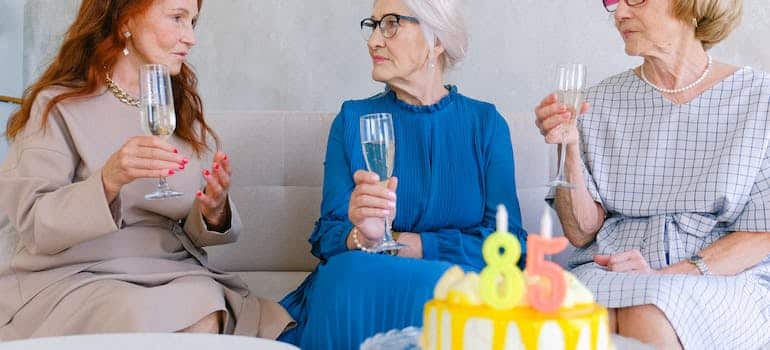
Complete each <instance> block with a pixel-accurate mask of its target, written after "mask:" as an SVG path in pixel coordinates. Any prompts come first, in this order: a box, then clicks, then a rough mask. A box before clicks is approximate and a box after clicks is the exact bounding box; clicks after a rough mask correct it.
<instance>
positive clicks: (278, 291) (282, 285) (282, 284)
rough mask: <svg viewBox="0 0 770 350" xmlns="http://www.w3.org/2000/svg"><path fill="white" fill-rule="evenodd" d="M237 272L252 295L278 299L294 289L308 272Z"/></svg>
mask: <svg viewBox="0 0 770 350" xmlns="http://www.w3.org/2000/svg"><path fill="white" fill-rule="evenodd" d="M237 274H238V275H239V276H241V279H243V281H244V282H246V284H247V285H249V289H251V291H252V292H253V293H254V295H258V296H261V297H264V298H268V299H270V300H274V301H279V300H281V298H283V297H284V296H285V295H286V294H288V293H289V292H291V291H293V290H294V289H296V288H297V286H299V284H300V283H302V281H303V280H304V279H305V277H307V275H308V274H309V272H296V271H295V272H291V271H243V272H238V273H237Z"/></svg>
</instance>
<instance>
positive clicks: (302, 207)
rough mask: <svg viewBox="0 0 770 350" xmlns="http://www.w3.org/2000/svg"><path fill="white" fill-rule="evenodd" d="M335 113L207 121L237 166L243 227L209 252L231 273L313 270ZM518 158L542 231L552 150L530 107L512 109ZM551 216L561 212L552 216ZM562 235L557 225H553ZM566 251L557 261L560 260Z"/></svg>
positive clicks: (530, 217)
mask: <svg viewBox="0 0 770 350" xmlns="http://www.w3.org/2000/svg"><path fill="white" fill-rule="evenodd" d="M334 117H335V114H333V113H306V112H223V113H210V114H209V115H208V116H207V118H208V119H209V121H210V122H211V124H212V126H213V127H214V128H215V130H216V131H217V132H218V133H219V134H220V136H221V138H222V142H223V148H224V150H225V151H226V152H228V153H229V154H231V157H232V159H233V162H234V163H233V167H234V170H233V171H234V178H233V185H232V196H233V200H234V201H235V203H236V205H237V206H238V209H239V210H240V212H241V219H242V220H243V224H244V228H245V229H244V232H243V234H242V236H241V238H240V241H239V242H238V243H235V244H231V245H227V246H222V247H211V248H209V249H208V251H209V254H210V259H211V261H212V263H213V264H214V265H215V266H217V267H220V268H223V269H226V270H230V271H310V270H312V269H313V267H314V266H315V264H316V263H317V259H315V258H314V257H313V256H312V255H311V254H310V245H309V243H308V242H307V238H308V236H309V235H310V232H311V231H312V229H313V224H314V222H315V220H316V219H317V218H318V215H319V207H320V203H321V186H322V184H323V159H324V155H325V151H326V139H327V137H328V133H329V127H330V125H331V122H332V120H333V119H334ZM506 120H507V121H508V124H509V126H510V130H511V142H512V144H513V147H514V152H515V157H516V185H517V189H518V195H519V202H520V205H521V210H522V219H523V224H524V228H525V229H527V230H530V231H537V230H538V225H539V222H540V215H541V214H542V212H543V208H544V207H545V202H544V201H543V195H544V194H545V193H546V191H547V188H546V187H545V183H546V182H547V177H548V166H547V165H548V162H547V159H548V152H549V151H550V150H549V148H548V147H553V146H546V145H545V144H544V143H543V141H542V136H540V134H539V133H538V131H537V129H536V128H535V127H534V116H533V115H532V113H531V112H525V113H507V114H506ZM554 217H556V216H555V215H554ZM555 226H556V229H555V230H554V231H556V232H557V233H558V232H559V229H558V222H556V223H555ZM565 257H566V256H565V255H564V254H562V255H561V256H558V257H556V258H555V260H556V261H559V262H560V263H563V262H564V260H565Z"/></svg>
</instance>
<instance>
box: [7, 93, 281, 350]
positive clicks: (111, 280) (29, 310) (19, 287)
mask: <svg viewBox="0 0 770 350" xmlns="http://www.w3.org/2000/svg"><path fill="white" fill-rule="evenodd" d="M63 91H66V90H64V89H63V88H54V89H48V90H45V91H43V92H42V93H41V94H40V95H39V96H38V98H37V99H36V101H35V104H34V106H33V109H32V118H31V119H30V121H29V123H28V124H27V128H26V129H25V130H24V131H23V133H22V134H20V135H18V137H17V138H16V140H15V141H14V142H13V144H12V145H11V149H10V152H9V155H8V158H7V159H6V160H5V162H4V163H3V165H2V168H0V212H2V214H5V215H7V216H8V220H3V222H5V223H6V224H7V225H12V228H13V229H15V231H17V232H18V235H19V243H18V245H17V248H16V250H15V254H14V257H13V259H12V260H11V262H10V266H7V267H5V268H3V269H2V271H0V339H2V340H11V339H19V338H30V337H44V336H57V335H67V334H84V333H105V332H173V331H178V330H181V329H183V328H185V327H187V326H190V325H192V324H194V323H195V322H197V321H198V320H200V319H201V318H203V317H205V316H206V315H208V314H210V313H212V312H215V311H218V310H222V311H225V312H226V315H227V316H226V320H225V328H224V331H225V332H226V333H234V334H240V335H251V336H259V337H265V338H276V337H278V335H279V334H280V333H281V332H282V331H283V330H284V329H285V328H286V327H288V326H291V325H292V324H293V321H292V319H291V317H290V316H289V315H288V313H287V312H286V311H285V310H284V309H283V308H282V307H281V306H280V305H278V304H277V303H275V302H272V301H269V300H266V299H261V298H259V297H256V296H254V295H253V294H251V293H250V292H249V290H248V289H247V286H246V285H245V284H244V283H243V282H242V281H241V279H240V278H239V277H237V276H236V275H234V274H229V273H225V272H222V271H218V270H216V269H214V268H212V267H210V266H209V265H208V262H207V259H206V253H205V251H204V250H203V249H201V247H205V246H211V245H218V244H225V243H232V242H235V241H236V240H237V238H238V234H239V232H240V229H241V223H240V219H239V217H238V214H237V212H236V211H235V207H234V206H233V205H232V202H231V203H230V207H231V208H232V222H231V225H230V229H229V230H228V231H227V232H224V233H219V232H213V231H209V230H208V229H207V228H206V224H205V223H204V221H203V218H202V216H201V214H200V209H199V206H198V205H199V204H198V201H197V200H195V192H196V191H197V190H199V189H201V188H202V187H203V184H204V182H203V180H202V177H201V172H202V169H203V168H204V167H210V166H211V158H210V155H208V156H205V157H201V158H199V157H196V156H195V155H194V154H193V152H192V149H191V147H190V146H189V145H187V144H186V143H184V142H183V141H182V140H180V139H178V138H176V137H174V138H172V139H171V140H170V141H169V142H170V143H171V144H173V145H174V146H175V147H177V148H178V149H179V151H180V152H181V153H182V154H184V155H186V156H187V157H188V158H189V159H190V163H189V164H188V165H187V166H186V168H185V170H184V171H183V172H181V173H177V174H176V175H174V176H171V177H169V178H168V181H169V184H170V185H171V187H172V188H174V189H175V190H179V191H182V192H184V193H185V195H184V196H182V197H178V198H174V199H166V200H159V201H148V200H145V199H144V194H146V193H149V192H151V191H153V190H154V187H155V186H156V184H157V182H158V180H157V179H140V180H137V181H134V182H132V183H130V184H128V185H126V186H124V187H123V189H122V190H121V192H120V195H119V196H118V198H117V199H116V200H115V201H113V202H112V203H111V204H108V203H107V200H106V197H105V194H104V189H103V185H102V178H101V167H102V166H103V165H104V164H105V162H106V161H107V159H108V158H109V156H110V155H111V154H112V153H114V152H115V151H116V150H118V149H119V148H120V147H121V146H122V145H123V144H124V143H125V142H126V140H128V139H129V138H130V137H132V136H137V135H144V132H143V131H142V128H141V124H140V116H139V109H137V108H135V107H131V106H129V105H126V104H123V103H121V102H120V101H118V100H117V99H116V98H115V97H114V96H113V95H112V94H111V93H109V92H107V90H106V89H101V90H100V91H98V92H97V93H96V94H94V95H93V96H90V97H85V98H79V99H76V100H66V101H63V102H61V103H58V104H57V105H56V107H55V108H54V109H53V110H52V111H51V114H50V118H49V121H48V126H47V128H46V129H45V130H42V129H41V128H40V125H41V124H40V123H41V120H42V119H41V113H42V110H43V108H44V106H45V104H46V103H47V102H48V101H50V99H51V98H52V97H53V96H56V95H58V94H60V93H62V92H63ZM6 228H8V227H6ZM4 231H7V230H4Z"/></svg>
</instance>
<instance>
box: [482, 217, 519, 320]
mask: <svg viewBox="0 0 770 350" xmlns="http://www.w3.org/2000/svg"><path fill="white" fill-rule="evenodd" d="M496 219H497V222H496V227H497V231H496V232H494V233H492V234H491V235H489V237H487V239H486V240H484V246H483V247H482V248H481V250H482V254H483V255H484V261H485V262H486V263H487V267H485V268H484V269H483V270H481V274H480V275H479V281H480V286H479V292H480V293H481V299H482V300H483V301H484V303H486V304H487V305H489V306H490V307H492V308H494V309H498V310H508V309H511V308H513V307H514V306H516V305H517V304H519V302H520V301H521V297H522V295H523V294H524V276H523V275H522V273H521V270H519V268H518V267H516V262H517V261H518V260H519V257H521V244H519V240H518V239H516V237H514V236H513V235H512V234H510V233H509V232H508V213H507V212H506V211H505V207H504V206H502V205H498V206H497V217H496Z"/></svg>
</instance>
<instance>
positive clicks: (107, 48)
mask: <svg viewBox="0 0 770 350" xmlns="http://www.w3.org/2000/svg"><path fill="white" fill-rule="evenodd" d="M153 1H155V0H83V2H82V4H81V5H80V10H79V11H78V15H77V18H76V19H75V22H74V23H72V25H71V26H70V28H69V30H67V33H66V34H65V37H64V42H63V43H62V46H61V48H60V49H59V53H58V54H57V56H56V59H55V60H54V62H53V63H52V64H51V65H50V66H49V67H48V69H46V71H45V72H44V73H43V74H42V75H41V77H40V78H39V79H38V80H37V82H35V83H34V84H32V85H31V86H30V87H28V88H27V89H26V91H25V92H24V98H23V101H22V105H21V109H19V111H17V112H16V113H14V114H13V115H12V116H11V118H10V119H9V120H8V125H7V128H6V132H5V134H6V137H7V138H8V140H10V141H13V139H14V137H16V135H18V134H19V133H20V132H21V131H22V130H23V129H24V128H25V127H27V123H28V122H29V120H30V113H31V111H32V103H33V102H34V101H35V99H36V98H37V96H38V95H39V94H40V92H41V91H43V90H44V89H46V88H49V87H52V86H64V87H67V88H70V91H69V92H66V93H63V94H61V95H58V96H56V97H54V98H53V99H52V100H51V101H50V102H48V104H47V105H46V107H45V108H44V109H43V122H42V125H41V127H42V128H45V127H46V125H47V123H48V114H49V113H50V111H51V109H52V108H53V107H54V106H55V105H56V104H57V103H59V102H61V101H63V100H66V99H70V98H76V97H81V96H86V95H89V94H92V93H94V92H95V91H96V90H97V89H98V88H99V87H100V86H102V85H103V84H104V78H105V76H106V75H107V73H108V69H109V68H107V67H111V66H112V65H113V64H114V63H115V62H116V61H117V59H118V57H119V55H121V51H122V50H123V48H124V47H125V46H126V39H125V38H124V37H123V36H122V35H121V34H120V33H121V30H120V29H121V28H122V27H123V26H125V24H126V23H127V22H128V20H129V19H131V18H135V17H136V16H141V15H142V14H143V13H144V12H145V11H147V9H148V8H149V7H150V5H152V2H153ZM202 3H203V0H198V9H200V8H201V5H202ZM171 83H172V87H173V90H174V107H175V109H176V117H177V127H176V130H175V131H174V134H175V135H177V136H178V137H179V138H181V139H183V140H185V141H186V142H188V143H189V144H190V145H191V146H192V148H193V150H194V151H195V153H196V154H198V155H200V154H201V152H203V151H204V150H207V149H209V147H208V143H207V142H206V141H207V138H208V137H209V136H210V137H211V138H213V140H214V142H215V144H216V145H217V147H218V146H219V138H218V137H217V135H216V134H215V133H214V131H213V130H212V129H211V128H210V127H209V125H208V124H207V123H206V120H205V119H204V117H203V103H202V102H201V99H200V96H199V95H198V91H197V86H198V78H197V77H196V76H195V72H194V71H193V70H192V68H191V67H190V66H189V65H188V64H187V63H184V64H182V69H181V71H180V72H179V74H177V75H175V76H173V77H171ZM196 123H197V124H199V126H198V127H197V128H196Z"/></svg>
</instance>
